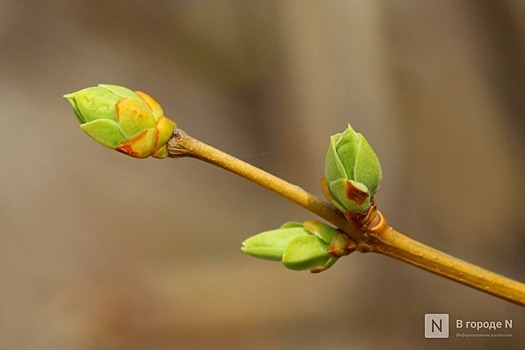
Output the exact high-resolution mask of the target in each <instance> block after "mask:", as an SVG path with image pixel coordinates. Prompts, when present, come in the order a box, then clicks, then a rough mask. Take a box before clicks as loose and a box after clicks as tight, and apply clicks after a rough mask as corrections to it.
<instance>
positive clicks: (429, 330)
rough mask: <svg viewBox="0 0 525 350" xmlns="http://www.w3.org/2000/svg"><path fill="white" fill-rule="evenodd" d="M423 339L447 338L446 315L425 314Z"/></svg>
mask: <svg viewBox="0 0 525 350" xmlns="http://www.w3.org/2000/svg"><path fill="white" fill-rule="evenodd" d="M425 338H448V314H425Z"/></svg>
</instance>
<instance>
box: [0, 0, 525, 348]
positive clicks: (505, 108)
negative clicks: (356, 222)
mask: <svg viewBox="0 0 525 350" xmlns="http://www.w3.org/2000/svg"><path fill="white" fill-rule="evenodd" d="M524 57H525V3H524V2H523V1H521V0H508V1H494V2H493V1H477V0H471V1H467V0H465V1H376V0H372V1H364V0H363V1H335V0H333V1H270V0H268V1H257V2H256V1H250V2H248V1H159V2H150V1H145V0H128V1H125V2H124V1H100V0H99V1H89V2H88V1H71V0H69V1H63V0H62V1H49V2H43V1H29V0H26V1H22V0H19V1H15V0H3V1H0V106H1V108H0V139H1V140H2V147H1V148H0V181H1V182H0V234H1V235H0V276H1V282H0V348H1V349H236V348H238V349H248V348H249V349H378V348H381V349H401V348H402V349H408V348H435V349H438V348H443V347H445V346H446V347H447V348H450V349H468V348H477V349H485V348H486V349H489V348H490V349H494V348H505V349H512V348H515V349H518V348H521V349H523V348H524V347H525V335H524V334H525V315H524V313H523V309H522V308H520V307H518V306H515V305H513V304H510V303H507V302H504V301H501V300H499V299H496V298H493V297H490V296H487V295H484V294H482V293H479V292H477V291H474V290H471V289H469V288H466V287H463V286H461V285H458V284H455V283H452V282H449V281H447V280H444V279H442V278H439V277H436V276H434V275H431V274H429V273H426V272H423V271H421V270H419V269H416V268H414V267H411V266H408V265H406V264H403V263H401V262H398V261H395V260H392V259H389V258H386V257H382V256H377V255H374V254H365V255H363V254H354V255H351V256H349V257H347V258H344V259H342V260H341V261H339V262H338V263H337V264H336V265H335V266H334V267H333V268H332V269H330V270H329V271H327V272H324V273H322V274H320V275H311V274H309V273H307V272H303V273H298V272H293V271H288V270H286V269H284V268H283V267H282V266H280V265H279V264H278V263H270V262H264V261H259V260H255V259H252V258H249V257H247V256H245V255H243V254H242V253H241V251H240V249H239V247H240V243H241V242H242V241H243V240H244V239H245V238H246V237H248V236H250V235H253V234H255V233H258V232H260V231H264V230H268V229H272V228H275V227H278V226H279V225H281V224H282V223H283V222H285V221H288V220H298V221H302V220H306V219H310V218H313V217H312V215H311V214H310V213H308V212H306V211H305V210H303V209H302V208H299V207H297V206H295V205H294V204H292V203H289V202H287V201H286V200H284V199H282V198H280V197H278V196H277V195H275V194H273V193H270V192H268V191H266V190H263V189H261V188H259V187H258V186H256V185H254V184H251V183H249V182H247V181H245V180H243V179H241V178H238V177H236V176H234V175H231V174H229V173H226V172H225V171H222V170H220V169H217V168H214V167H212V166H209V165H207V164H204V163H200V162H198V161H196V160H190V159H181V160H164V161H159V160H154V159H148V160H143V161H139V160H135V159H132V158H128V157H125V156H123V155H121V154H118V153H117V152H111V151H109V150H106V149H104V148H102V147H101V146H99V145H97V144H96V143H95V142H93V141H92V140H91V139H89V137H87V136H86V135H85V134H83V133H82V132H81V130H80V129H79V127H78V123H77V120H76V119H75V117H74V115H73V112H72V110H71V108H70V106H69V105H68V103H67V102H66V101H65V100H64V99H63V98H62V97H61V96H62V95H63V94H65V93H68V92H71V91H75V90H78V89H81V88H84V87H87V86H92V85H96V84H98V83H114V84H119V85H124V86H127V87H130V88H132V89H140V90H143V91H146V92H148V93H150V94H151V95H153V96H154V97H155V98H156V99H157V100H158V101H160V102H161V104H162V105H163V107H164V110H165V111H166V113H167V115H169V116H170V117H172V118H173V119H175V120H177V122H178V123H179V125H180V126H181V127H182V128H183V129H184V130H185V131H187V132H188V133H190V134H192V135H193V136H195V137H197V138H199V139H201V140H203V141H205V142H207V143H209V144H212V145H214V146H216V147H218V148H220V149H223V150H225V151H227V152H230V153H232V154H233V155H236V156H238V157H240V158H243V159H245V160H247V161H249V162H251V163H253V164H255V165H257V166H259V167H262V168H264V169H266V170H268V171H270V172H272V173H274V174H276V175H278V176H281V177H283V178H285V179H287V180H289V181H291V182H294V183H296V184H298V185H300V186H302V187H304V188H306V189H308V190H310V191H312V192H313V193H316V194H318V195H321V190H320V186H319V179H320V178H321V176H323V166H324V164H323V163H324V156H325V152H326V147H327V144H328V137H329V136H330V135H331V134H333V133H337V132H340V131H342V130H344V128H345V127H346V124H347V123H349V122H350V123H352V125H353V126H354V127H355V129H356V130H358V131H360V132H363V133H364V134H365V135H366V137H367V138H368V140H369V141H370V143H371V144H372V145H373V146H374V149H375V150H376V152H377V153H378V155H379V157H380V159H381V162H382V165H383V172H384V181H383V184H382V186H381V191H380V193H379V195H378V196H377V201H378V203H379V206H380V209H381V210H382V211H383V213H385V215H386V216H387V217H388V218H389V222H390V223H391V224H392V225H393V226H394V227H396V228H397V229H399V230H401V231H403V232H405V233H407V234H408V235H410V236H411V237H414V238H415V239H418V240H420V241H423V242H425V243H427V244H430V245H432V246H434V247H436V248H438V249H441V250H444V251H446V252H448V253H450V254H453V255H456V256H459V257H461V258H463V259H465V260H468V261H471V262H473V263H477V264H480V265H482V266H484V267H487V268H489V269H492V270H494V271H496V272H499V273H502V274H504V275H507V276H509V277H512V278H515V279H518V280H521V281H525V271H524V268H523V266H524V265H523V261H524V259H523V257H524V254H525V232H524V229H523V228H524V227H525V219H524V218H525V216H524V215H523V210H524V208H525V190H524V189H523V179H524V175H525V157H524V155H525V141H524V139H523V137H522V135H523V132H524V131H525V124H524V121H523V113H524V110H525V104H524V101H525V99H524V97H525V74H524V71H525V70H524V65H525V64H524V62H525V60H524ZM426 313H449V314H450V319H451V321H452V322H454V320H456V319H462V320H465V321H487V320H488V321H502V320H505V319H507V320H508V319H512V320H513V325H514V328H513V329H512V330H511V332H512V334H513V337H512V338H510V339H508V338H506V339H484V340H479V339H460V338H456V337H455V325H454V324H451V336H450V339H448V340H433V341H431V340H427V339H425V338H424V333H423V330H424V324H423V319H424V314H426Z"/></svg>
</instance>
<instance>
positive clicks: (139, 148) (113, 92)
mask: <svg viewBox="0 0 525 350" xmlns="http://www.w3.org/2000/svg"><path fill="white" fill-rule="evenodd" d="M64 97H65V98H66V99H67V100H68V101H69V103H70V104H71V106H72V107H73V111H74V112H75V115H76V117H77V119H78V121H79V122H80V128H81V129H82V130H83V131H84V132H85V133H86V134H88V135H89V136H90V137H91V138H93V139H94V140H95V141H97V142H99V143H100V144H102V145H104V146H106V147H109V148H112V149H115V150H117V151H119V152H122V153H125V154H127V155H129V156H132V157H135V158H146V157H149V156H152V157H155V158H166V157H167V156H168V150H167V146H166V144H167V142H168V140H169V139H170V138H171V136H172V134H173V129H174V128H175V127H176V126H177V124H176V123H175V122H174V121H172V120H170V119H169V118H167V117H166V116H164V112H163V111H162V107H161V106H160V105H159V104H158V103H157V101H155V100H154V99H153V98H152V97H151V96H149V95H147V94H145V93H143V92H140V91H135V92H133V91H131V90H129V89H127V88H125V87H122V86H117V85H104V84H100V85H98V86H97V87H90V88H86V89H83V90H80V91H77V92H73V93H70V94H67V95H64Z"/></svg>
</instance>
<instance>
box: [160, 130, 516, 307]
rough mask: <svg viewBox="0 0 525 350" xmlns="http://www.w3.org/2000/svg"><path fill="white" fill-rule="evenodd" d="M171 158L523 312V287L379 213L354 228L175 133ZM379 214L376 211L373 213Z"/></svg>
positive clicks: (294, 190) (300, 193) (301, 193)
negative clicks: (206, 166) (204, 167)
mask: <svg viewBox="0 0 525 350" xmlns="http://www.w3.org/2000/svg"><path fill="white" fill-rule="evenodd" d="M168 154H169V156H170V157H172V158H180V157H192V158H197V159H200V160H203V161H205V162H207V163H210V164H213V165H216V166H218V167H221V168H223V169H225V170H228V171H231V172H233V173H235V174H237V175H239V176H242V177H244V178H246V179H248V180H250V181H253V182H255V183H257V184H259V185H261V186H263V187H265V188H267V189H269V190H272V191H274V192H275V193H277V194H280V195H281V196H283V197H285V198H288V199H290V200H291V201H293V202H295V203H297V204H298V205H300V206H302V207H303V208H305V209H307V210H309V211H311V212H312V213H315V214H317V215H318V216H320V217H322V218H323V219H325V220H326V221H328V222H330V223H332V224H333V225H335V226H337V227H338V228H340V229H341V230H343V231H344V232H345V233H346V234H347V235H348V236H349V237H350V239H351V240H353V241H354V242H355V243H356V250H358V251H360V252H363V253H364V252H375V253H380V254H383V255H387V256H390V257H393V258H396V259H398V260H401V261H404V262H406V263H409V264H411V265H414V266H417V267H419V268H422V269H424V270H427V271H429V272H432V273H434V274H437V275H439V276H442V277H445V278H448V279H450V280H453V281H456V282H459V283H461V284H464V285H466V286H469V287H472V288H475V289H478V290H480V291H482V292H484V293H488V294H491V295H494V296H496V297H498V298H501V299H504V300H507V301H510V302H512V303H515V304H518V305H521V306H525V284H523V283H520V282H517V281H514V280H512V279H509V278H507V277H504V276H501V275H498V274H496V273H493V272H491V271H488V270H485V269H483V268H481V267H478V266H475V265H473V264H470V263H467V262H465V261H462V260H460V259H457V258H455V257H452V256H450V255H447V254H445V253H443V252H440V251H439V250H436V249H434V248H431V247H429V246H426V245H424V244H422V243H419V242H417V241H415V240H412V239H410V238H408V237H406V236H405V235H403V234H401V233H399V232H397V231H396V230H394V229H393V228H392V227H390V226H389V225H388V224H387V222H386V219H385V218H384V216H383V215H382V214H381V213H380V212H379V211H377V214H376V215H374V216H373V217H375V219H374V221H373V222H372V223H371V225H370V227H368V226H365V227H364V229H363V227H356V226H355V225H354V224H353V223H352V222H351V221H348V220H347V219H346V218H345V216H344V215H343V214H342V213H341V212H340V211H338V210H336V209H335V208H333V207H332V206H331V205H329V204H327V203H326V202H324V201H322V200H321V199H319V198H318V197H316V196H314V195H313V194H311V193H309V192H307V191H305V190H304V189H302V188H300V187H298V186H296V185H293V184H291V183H289V182H287V181H284V180H282V179H280V178H278V177H276V176H274V175H272V174H269V173H267V172H265V171H263V170H261V169H259V168H257V167H254V166H252V165H250V164H248V163H246V162H243V161H241V160H239V159H237V158H235V157H232V156H231V155H229V154H226V153H224V152H222V151H220V150H217V149H215V148H213V147H211V146H209V145H207V144H205V143H203V142H201V141H199V140H196V139H194V138H192V137H191V136H189V135H187V134H186V133H185V132H184V131H182V130H180V129H175V130H174V133H173V137H172V138H171V139H170V141H169V142H168ZM374 210H375V209H374Z"/></svg>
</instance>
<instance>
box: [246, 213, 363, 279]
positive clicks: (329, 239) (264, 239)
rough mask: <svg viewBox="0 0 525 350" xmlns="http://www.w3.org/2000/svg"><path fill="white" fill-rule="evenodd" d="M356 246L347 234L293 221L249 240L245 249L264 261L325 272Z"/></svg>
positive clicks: (292, 267)
mask: <svg viewBox="0 0 525 350" xmlns="http://www.w3.org/2000/svg"><path fill="white" fill-rule="evenodd" d="M354 249H355V244H354V243H353V242H352V241H350V239H349V238H348V236H347V235H345V234H344V233H342V232H340V231H338V230H336V229H335V228H333V227H331V226H329V225H326V224H323V223H321V222H318V221H306V222H304V223H303V224H301V223H297V222H291V223H287V224H284V225H283V226H281V228H279V229H277V230H272V231H266V232H263V233H260V234H258V235H255V236H253V237H250V238H248V239H247V240H246V241H244V242H243V243H242V247H241V250H242V251H243V252H245V253H246V254H248V255H251V256H254V257H256V258H260V259H266V260H277V261H281V262H282V263H283V265H284V266H285V267H287V268H289V269H291V270H310V271H311V272H321V271H324V270H326V269H328V268H329V267H330V266H332V265H333V264H334V263H335V262H336V261H337V260H338V259H339V258H340V257H341V256H343V255H347V254H350V253H351V252H352V251H353V250H354Z"/></svg>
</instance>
